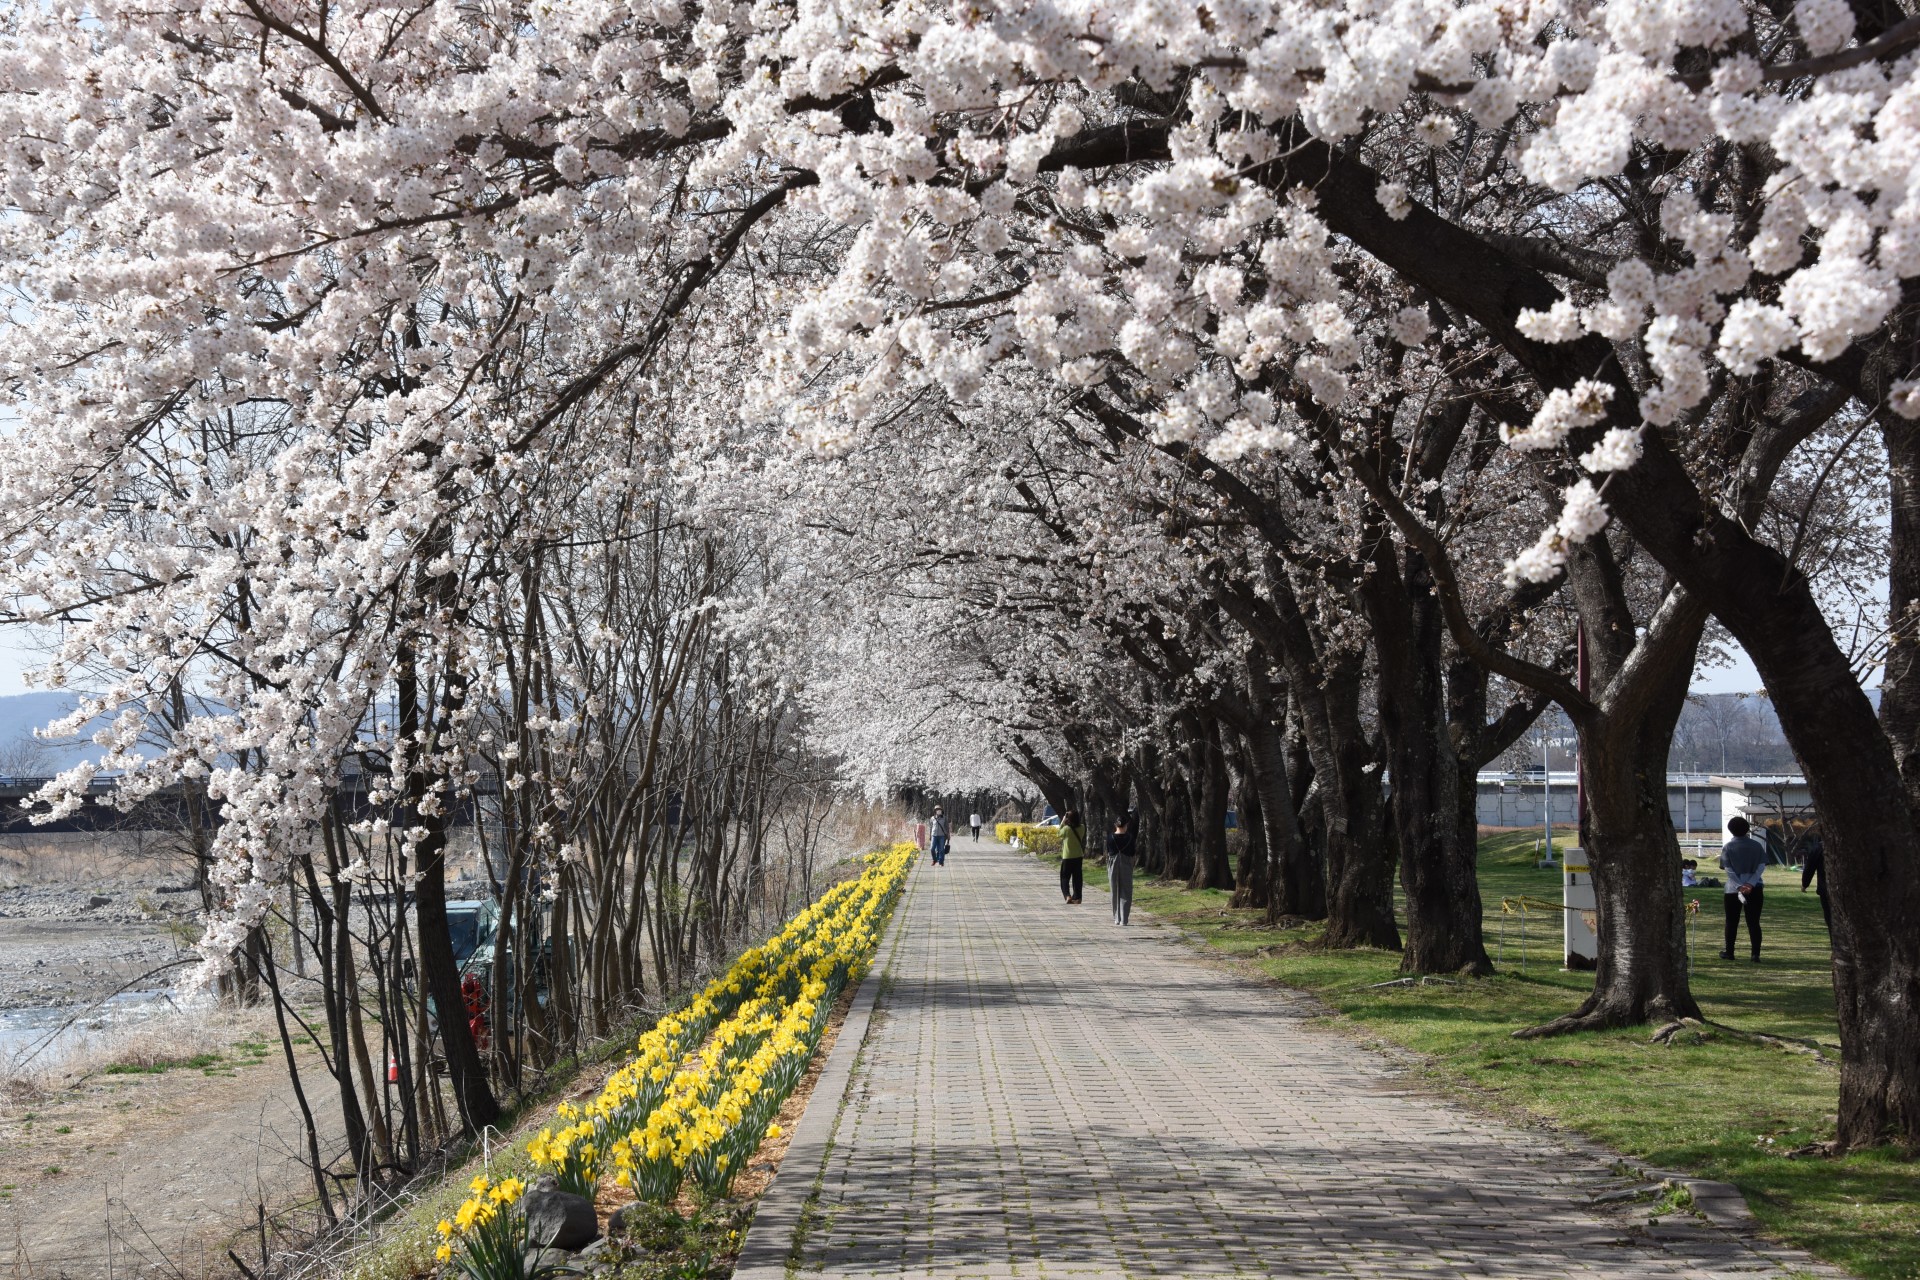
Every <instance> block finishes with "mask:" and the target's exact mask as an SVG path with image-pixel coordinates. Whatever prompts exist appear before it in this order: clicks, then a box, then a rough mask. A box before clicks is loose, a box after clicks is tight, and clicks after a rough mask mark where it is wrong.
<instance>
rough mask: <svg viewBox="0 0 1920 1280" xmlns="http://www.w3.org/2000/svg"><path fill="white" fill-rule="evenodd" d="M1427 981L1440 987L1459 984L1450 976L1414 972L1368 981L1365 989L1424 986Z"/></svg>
mask: <svg viewBox="0 0 1920 1280" xmlns="http://www.w3.org/2000/svg"><path fill="white" fill-rule="evenodd" d="M1429 983H1431V984H1433V985H1435V986H1441V987H1457V986H1459V985H1460V984H1459V982H1457V981H1455V980H1454V979H1452V978H1436V977H1434V976H1433V975H1432V974H1430V973H1416V974H1414V975H1412V976H1411V977H1406V978H1392V979H1389V980H1388V981H1386V982H1370V983H1368V984H1367V989H1368V990H1369V991H1377V990H1379V989H1380V988H1381V987H1424V986H1427V985H1428V984H1429Z"/></svg>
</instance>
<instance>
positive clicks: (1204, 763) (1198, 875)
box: [1187, 721, 1233, 889]
mask: <svg viewBox="0 0 1920 1280" xmlns="http://www.w3.org/2000/svg"><path fill="white" fill-rule="evenodd" d="M1194 754H1195V756H1196V757H1197V758H1198V763H1199V765H1200V769H1199V775H1200V779H1199V780H1200V785H1199V787H1198V788H1197V791H1198V792H1199V797H1198V798H1199V804H1198V806H1197V812H1196V813H1195V815H1194V817H1195V820H1196V821H1197V822H1198V823H1199V826H1200V830H1199V831H1198V832H1196V833H1195V839H1194V859H1193V870H1192V873H1191V874H1190V875H1189V876H1188V878H1187V888H1189V889H1231V888H1233V861H1232V858H1231V857H1230V856H1229V855H1228V853H1227V809H1228V803H1227V802H1228V798H1229V795H1228V792H1229V779H1228V777H1227V757H1226V753H1225V752H1224V751H1222V750H1221V749H1220V728H1219V726H1218V725H1216V724H1214V723H1212V722H1211V721H1208V722H1206V723H1203V724H1201V725H1200V726H1199V736H1198V738H1197V739H1196V741H1195V750H1194Z"/></svg>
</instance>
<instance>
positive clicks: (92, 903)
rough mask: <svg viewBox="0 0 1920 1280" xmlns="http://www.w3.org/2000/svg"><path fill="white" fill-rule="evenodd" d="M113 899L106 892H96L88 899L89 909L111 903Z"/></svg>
mask: <svg viewBox="0 0 1920 1280" xmlns="http://www.w3.org/2000/svg"><path fill="white" fill-rule="evenodd" d="M112 901H113V899H112V898H109V897H108V896H107V895H106V894H104V893H96V894H94V895H93V896H92V897H90V898H88V899H87V908H88V910H93V909H94V908H97V907H104V906H106V905H108V904H109V903H111V902H112Z"/></svg>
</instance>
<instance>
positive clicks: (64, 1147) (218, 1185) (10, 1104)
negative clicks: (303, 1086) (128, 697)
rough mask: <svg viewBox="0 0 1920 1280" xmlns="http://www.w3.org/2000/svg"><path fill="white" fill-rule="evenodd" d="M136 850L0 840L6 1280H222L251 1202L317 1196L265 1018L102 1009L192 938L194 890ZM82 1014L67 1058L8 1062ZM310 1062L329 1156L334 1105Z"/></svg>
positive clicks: (248, 1221)
mask: <svg viewBox="0 0 1920 1280" xmlns="http://www.w3.org/2000/svg"><path fill="white" fill-rule="evenodd" d="M138 853H139V851H138V850H136V849H133V848H131V847H126V848H122V847H116V846H115V842H114V841H112V840H109V841H107V842H105V844H104V847H103V844H102V842H99V841H78V840H73V839H48V838H44V837H41V838H31V839H27V840H22V839H19V838H15V837H0V1280H46V1278H57V1277H65V1278H68V1280H95V1277H100V1278H103V1280H104V1278H106V1277H113V1278H114V1280H120V1278H121V1277H126V1278H127V1280H137V1278H138V1277H142V1276H157V1275H166V1276H169V1277H172V1278H173V1280H181V1278H182V1277H187V1278H197V1277H200V1276H202V1275H217V1276H221V1277H228V1276H232V1275H234V1274H236V1273H235V1269H234V1267H233V1264H232V1263H231V1262H229V1261H227V1259H226V1254H225V1249H226V1246H227V1244H228V1243H229V1242H230V1241H232V1240H233V1239H234V1238H235V1237H236V1235H241V1234H244V1235H246V1236H248V1237H249V1243H250V1239H251V1234H252V1233H251V1230H250V1228H251V1226H252V1224H253V1222H254V1220H255V1214H256V1212H257V1209H256V1206H258V1205H260V1204H261V1203H265V1204H266V1206H267V1209H268V1212H269V1213H270V1214H271V1213H273V1212H274V1211H275V1210H276V1209H284V1207H285V1206H287V1205H289V1204H295V1203H298V1202H299V1201H301V1200H303V1199H311V1191H310V1182H309V1181H308V1178H309V1175H308V1174H307V1173H306V1171H305V1168H304V1166H302V1165H301V1164H300V1163H299V1159H300V1156H299V1153H300V1151H301V1150H302V1148H303V1147H304V1144H305V1137H304V1129H303V1126H302V1123H301V1120H300V1116H299V1111H298V1108H297V1105H296V1104H295V1102H294V1099H293V1096H292V1091H291V1089H290V1088H289V1086H288V1083H287V1075H286V1066H285V1063H284V1060H283V1059H282V1057H281V1051H280V1047H279V1038H278V1032H277V1030H276V1029H275V1027H274V1023H273V1018H272V1014H271V1012H270V1011H268V1010H264V1009H254V1010H244V1011H231V1010H219V1009H199V1010H189V1011H179V1010H174V1009H172V1008H171V1007H170V1006H169V1005H168V1003H167V1001H166V999H164V998H159V999H150V1000H147V1001H144V1002H142V1003H141V1005H140V1007H139V1008H138V1009H137V1010H129V1011H124V1012H121V1013H117V1014H116V1013H114V1012H113V1010H112V1008H110V1007H105V1008H103V1007H102V1006H100V1004H99V1002H100V1001H101V1000H102V999H103V998H105V997H106V996H108V995H110V994H111V993H112V992H114V991H116V990H119V989H120V988H122V987H125V986H129V985H131V986H132V987H133V988H134V989H136V990H144V991H149V992H152V991H160V990H164V989H166V988H169V987H170V986H171V985H172V983H173V981H174V979H175V978H177V977H178V976H179V974H180V971H181V967H180V965H179V963H178V962H181V961H185V960H187V959H188V958H189V957H190V952H189V951H188V950H187V949H186V946H185V944H186V943H187V942H188V941H190V940H191V939H192V938H193V937H195V936H197V935H198V932H199V927H198V923H197V921H195V920H194V918H193V913H194V912H195V911H196V910H197V908H198V906H199V902H198V898H197V895H195V894H192V893H177V892H167V890H170V889H175V888H178V887H179V884H180V881H181V880H182V878H183V877H181V876H180V875H179V874H177V872H178V868H177V867H175V866H172V865H170V864H168V863H166V862H164V861H162V860H157V859H150V858H143V857H140V856H138ZM156 971H158V972H156ZM156 1010H158V1012H155V1011H156ZM76 1015H78V1016H79V1017H80V1018H81V1026H83V1027H87V1028H90V1029H88V1030H86V1031H85V1032H84V1034H77V1033H71V1032H70V1033H69V1034H68V1035H66V1036H65V1037H63V1038H62V1040H60V1041H58V1042H56V1045H55V1049H56V1050H58V1051H59V1052H60V1053H61V1054H64V1056H56V1054H55V1053H51V1052H50V1053H47V1054H44V1055H42V1056H41V1057H39V1058H38V1059H36V1060H34V1061H31V1062H28V1063H26V1064H25V1065H24V1066H22V1065H20V1064H19V1062H18V1059H19V1058H20V1056H21V1053H22V1051H23V1050H24V1049H28V1048H31V1047H32V1046H33V1045H35V1044H37V1043H38V1042H39V1036H40V1035H41V1029H42V1028H44V1027H51V1026H58V1025H60V1024H61V1023H63V1022H65V1021H67V1020H68V1019H69V1018H72V1017H74V1016H76ZM23 1028H30V1030H27V1029H23ZM305 1052H306V1053H307V1054H308V1055H309V1056H312V1055H313V1053H314V1051H313V1050H312V1049H311V1048H307V1049H306V1050H305ZM169 1063H171V1064H174V1065H171V1066H163V1065H162V1064H169ZM304 1065H305V1073H306V1075H307V1079H308V1088H309V1090H310V1091H311V1092H310V1094H309V1097H310V1098H311V1099H312V1101H313V1102H314V1104H315V1106H316V1109H317V1115H316V1119H317V1122H318V1126H319V1130H320V1135H321V1143H322V1149H323V1150H324V1151H327V1152H328V1153H329V1154H331V1153H332V1152H333V1151H335V1150H337V1149H338V1148H339V1146H340V1145H341V1143H342V1138H341V1132H340V1122H339V1118H338V1112H337V1107H336V1106H335V1105H334V1104H333V1101H332V1098H331V1095H330V1093H329V1092H328V1091H327V1090H326V1089H325V1088H324V1087H323V1086H324V1085H325V1084H326V1083H327V1081H326V1080H325V1077H324V1075H323V1074H322V1073H321V1069H320V1066H319V1063H318V1061H317V1058H316V1059H315V1060H314V1061H310V1062H308V1063H306V1064H304ZM156 1067H158V1068H159V1069H156ZM134 1068H139V1069H134ZM239 1252H240V1254H241V1256H242V1257H252V1258H255V1259H257V1257H258V1246H257V1245H251V1247H250V1248H249V1247H246V1246H245V1245H243V1246H242V1247H240V1249H239Z"/></svg>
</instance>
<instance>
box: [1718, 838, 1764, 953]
mask: <svg viewBox="0 0 1920 1280" xmlns="http://www.w3.org/2000/svg"><path fill="white" fill-rule="evenodd" d="M1727 830H1728V831H1731V832H1732V833H1733V839H1731V840H1729V841H1727V843H1726V846H1725V847H1724V848H1723V849H1721V850H1720V865H1721V866H1723V867H1725V868H1726V869H1727V884H1726V895H1725V896H1726V900H1727V945H1726V946H1725V947H1724V948H1722V949H1721V951H1720V958H1721V959H1722V960H1731V959H1733V944H1734V943H1735V942H1738V941H1739V940H1740V917H1741V916H1742V915H1744V916H1746V918H1747V940H1748V942H1749V943H1751V944H1752V947H1753V962H1754V963H1755V964H1759V963H1760V904H1761V902H1762V901H1763V900H1764V898H1765V892H1764V888H1763V886H1762V883H1761V881H1762V879H1763V877H1764V875H1765V872H1766V869H1767V846H1765V845H1764V844H1761V843H1760V842H1759V841H1758V840H1755V839H1754V838H1753V837H1752V836H1751V835H1750V834H1748V833H1749V832H1751V831H1752V830H1753V828H1752V826H1751V825H1749V824H1748V822H1747V820H1746V819H1745V818H1742V817H1739V816H1737V815H1736V816H1735V817H1732V818H1729V819H1728V820H1727Z"/></svg>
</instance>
